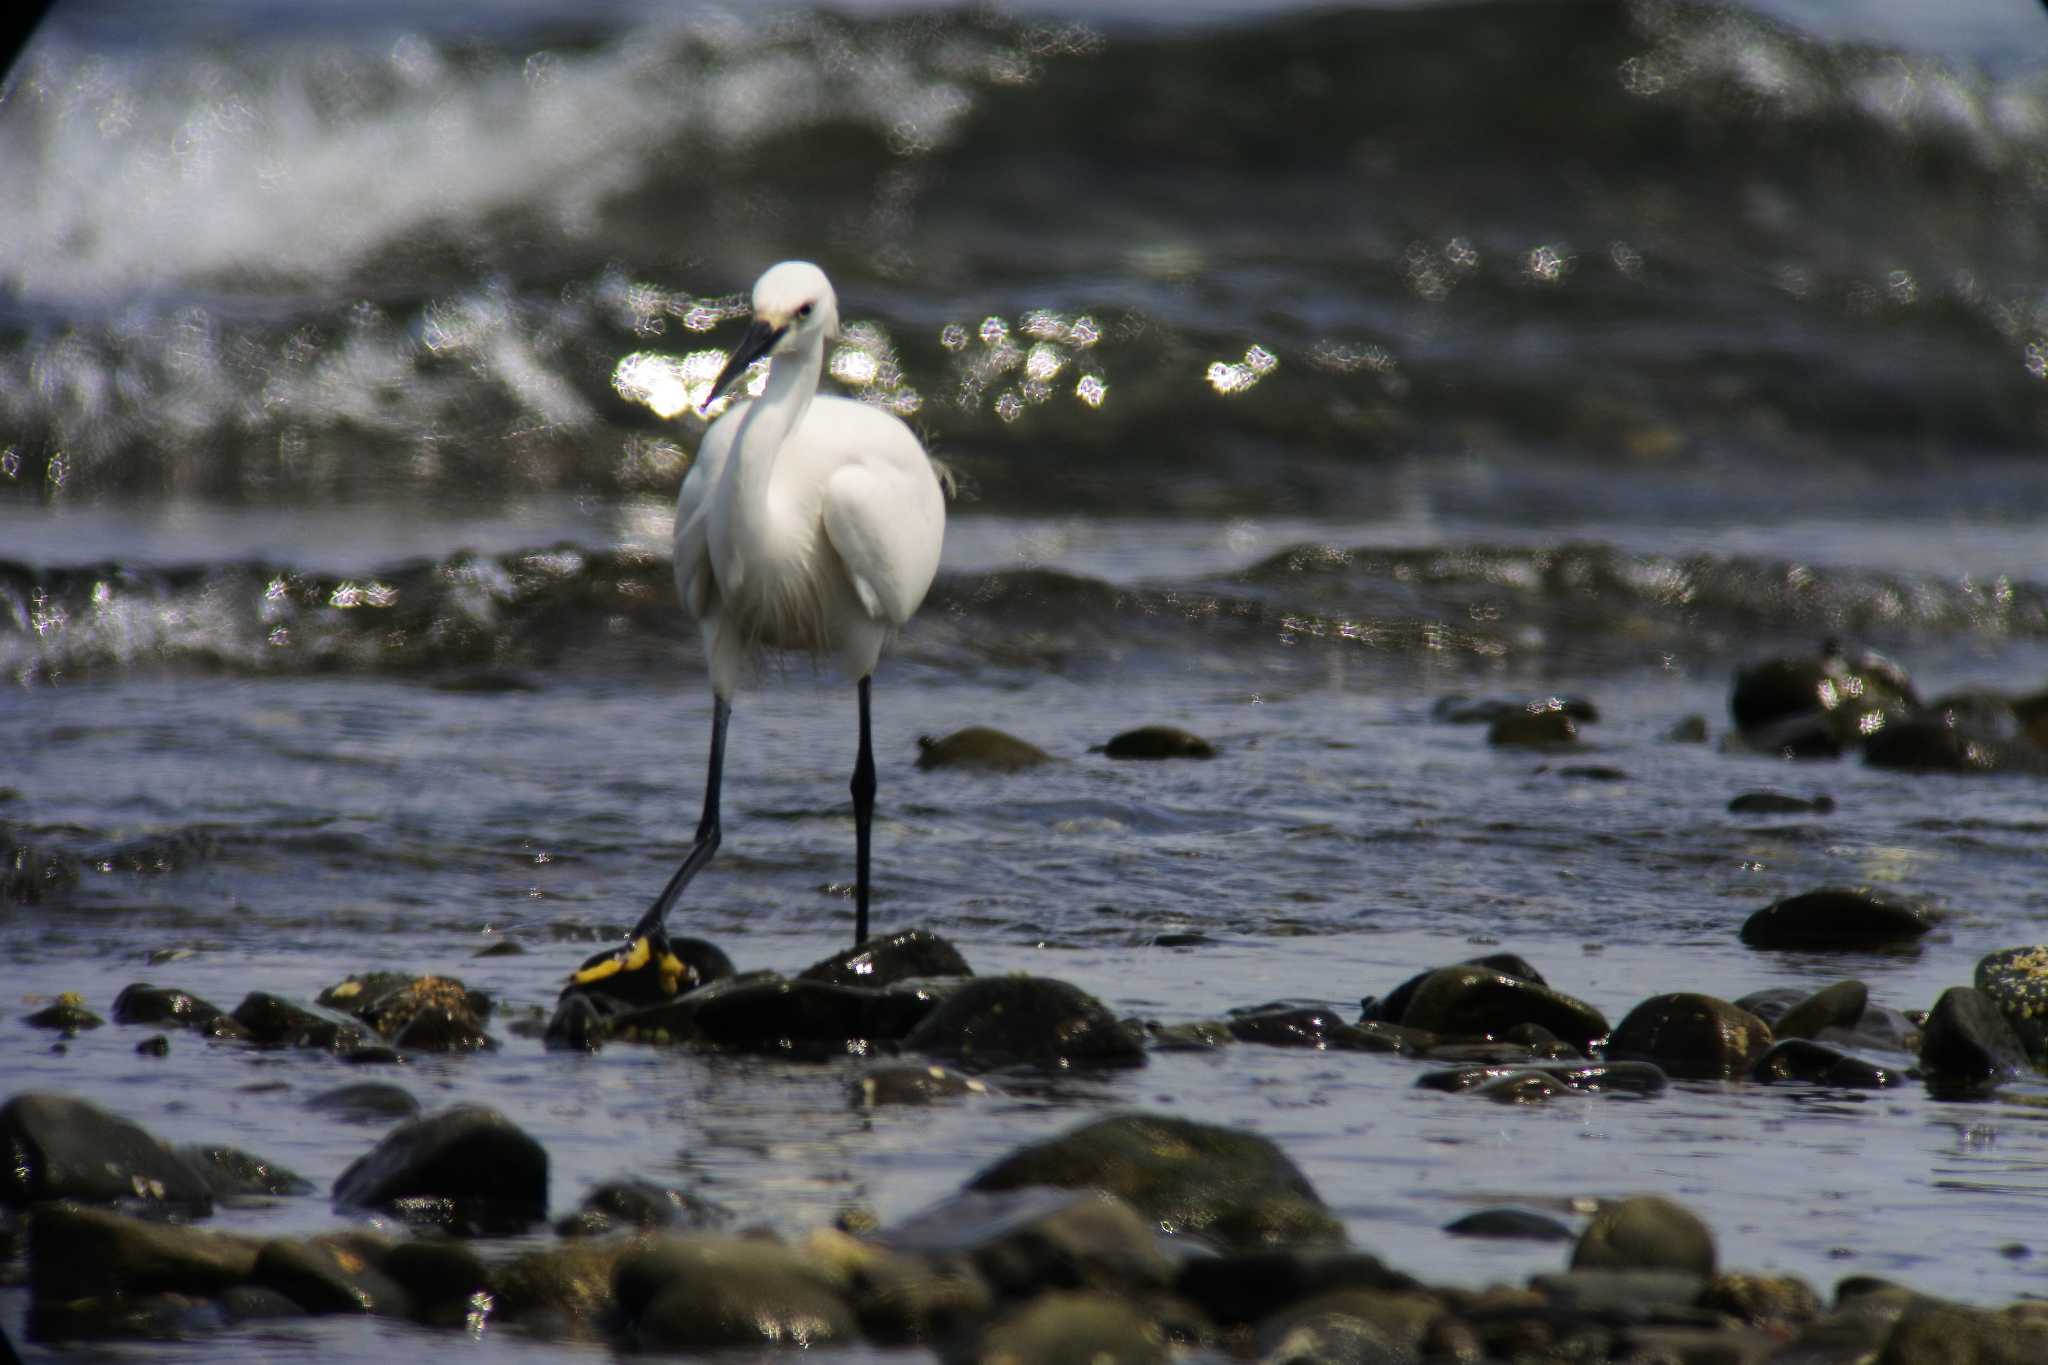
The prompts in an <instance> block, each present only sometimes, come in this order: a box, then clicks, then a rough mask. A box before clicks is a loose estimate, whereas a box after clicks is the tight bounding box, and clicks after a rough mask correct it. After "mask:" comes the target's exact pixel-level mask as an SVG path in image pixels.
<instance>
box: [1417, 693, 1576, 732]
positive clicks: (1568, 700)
mask: <svg viewBox="0 0 2048 1365" xmlns="http://www.w3.org/2000/svg"><path fill="white" fill-rule="evenodd" d="M1539 711H1554V712H1557V713H1559V714H1561V715H1566V716H1570V717H1571V718H1572V719H1573V720H1575V721H1578V722H1579V723H1580V724H1582V725H1591V724H1593V723H1594V722H1595V721H1598V720H1599V719H1600V708H1599V707H1597V706H1595V705H1594V704H1593V703H1592V702H1590V701H1588V700H1587V699H1586V698H1584V697H1527V698H1520V699H1515V698H1507V697H1488V698H1484V699H1478V700H1475V699H1474V698H1471V697H1461V696H1455V695H1453V696H1448V697H1438V698H1437V699H1436V704H1435V705H1433V706H1432V707H1430V710H1429V714H1430V718H1431V719H1432V720H1440V721H1445V722H1448V723H1449V724H1452V725H1492V724H1493V723H1494V722H1496V721H1500V720H1505V719H1511V718H1513V717H1515V716H1522V715H1529V714H1532V713H1535V712H1539Z"/></svg>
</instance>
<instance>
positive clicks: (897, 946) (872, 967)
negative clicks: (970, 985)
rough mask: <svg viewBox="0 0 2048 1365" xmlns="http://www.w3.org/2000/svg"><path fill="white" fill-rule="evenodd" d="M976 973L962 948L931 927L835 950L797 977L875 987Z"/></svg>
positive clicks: (839, 984) (838, 983) (909, 930)
mask: <svg viewBox="0 0 2048 1365" xmlns="http://www.w3.org/2000/svg"><path fill="white" fill-rule="evenodd" d="M973 975H974V969H973V968H972V967H969V966H968V965H967V959H966V958H964V957H962V956H960V950H959V949H957V948H955V947H954V946H953V945H952V944H951V943H949V942H947V941H946V940H945V939H944V938H942V937H940V936H939V935H937V934H935V933H933V932H932V931H931V930H929V929H906V930H904V931H903V932H902V933H900V934H891V935H889V936H888V937H887V938H875V939H869V940H868V942H867V943H866V944H865V945H863V946H861V947H857V948H848V949H845V950H844V951H842V952H838V953H834V954H833V955H832V956H831V957H828V958H826V959H825V960H824V961H823V962H819V963H816V964H815V965H813V966H810V967H806V968H805V969H804V970H803V971H802V972H801V973H799V974H798V976H797V980H799V981H824V982H827V983H829V984H831V985H834V986H867V987H870V988H873V987H877V986H892V985H895V984H896V983H897V982H899V981H909V980H911V979H913V978H916V977H926V976H973Z"/></svg>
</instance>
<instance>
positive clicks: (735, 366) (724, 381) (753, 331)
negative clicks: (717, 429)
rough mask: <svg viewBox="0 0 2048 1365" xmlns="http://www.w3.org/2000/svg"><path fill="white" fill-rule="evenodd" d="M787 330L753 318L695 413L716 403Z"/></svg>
mask: <svg viewBox="0 0 2048 1365" xmlns="http://www.w3.org/2000/svg"><path fill="white" fill-rule="evenodd" d="M788 330H789V328H788V327H787V326H782V327H775V326H771V325H770V324H769V323H768V322H767V321H765V320H764V319H761V318H755V319H754V321H753V325H751V326H750V327H748V328H747V334H746V335H745V336H743V337H741V338H740V348H739V349H738V350H737V351H734V352H733V353H732V359H730V360H728V361H726V362H725V368H724V369H722V370H720V371H719V372H718V378H717V379H715V380H713V381H712V383H711V392H710V393H708V394H706V395H704V401H703V402H702V403H699V404H698V405H697V411H699V412H702V411H704V409H706V408H708V407H710V406H711V405H712V404H713V403H716V402H717V401H718V396H719V395H720V394H722V393H724V392H725V391H726V390H727V389H728V388H730V387H732V381H733V380H735V379H738V378H739V377H740V376H741V375H743V374H745V373H746V372H747V366H749V365H751V364H753V363H754V362H755V361H757V360H759V359H760V358H761V357H762V356H764V355H766V354H768V350H769V348H770V347H772V346H773V345H774V344H775V343H776V342H778V341H780V340H782V334H783V333H784V332H787V331H788Z"/></svg>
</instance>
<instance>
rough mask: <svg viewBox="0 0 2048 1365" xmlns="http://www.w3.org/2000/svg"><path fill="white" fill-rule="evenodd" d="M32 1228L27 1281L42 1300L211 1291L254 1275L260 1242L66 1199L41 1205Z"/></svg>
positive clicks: (207, 1295) (207, 1294)
mask: <svg viewBox="0 0 2048 1365" xmlns="http://www.w3.org/2000/svg"><path fill="white" fill-rule="evenodd" d="M28 1229H29V1230H28V1278H29V1288H30V1291H31V1293H33V1295H34V1296H35V1298H36V1299H38V1300H39V1301H43V1302H61V1301H65V1300H70V1299H83V1298H91V1297H98V1296H102V1295H116V1294H119V1295H137V1294H160V1293H172V1294H189V1295H194V1296H197V1297H201V1298H211V1297H213V1296H215V1295H218V1294H221V1293H223V1292H225V1291H226V1290H228V1289H230V1288H232V1287H233V1286H235V1285H237V1284H240V1283H241V1282H242V1281H244V1280H246V1279H247V1278H248V1277H249V1272H250V1270H251V1268H252V1267H254V1266H255V1264H256V1250H257V1247H258V1245H259V1244H258V1243H257V1241H256V1240H255V1239H253V1238H248V1237H239V1236H234V1235H231V1234H228V1233H219V1232H203V1231H201V1230H199V1229H197V1228H193V1227H187V1226H185V1225H184V1224H182V1223H166V1222H162V1221H160V1220H154V1219H151V1220H145V1219H141V1218H132V1217H129V1216H127V1215H125V1214H119V1213H113V1212H110V1211H108V1210H106V1209H90V1208H80V1207H78V1206H77V1205H75V1204H65V1203H53V1204H45V1205H43V1206H42V1207H40V1208H38V1209H37V1210H36V1212H35V1215H34V1216H33V1217H32V1218H30V1219H29V1225H28Z"/></svg>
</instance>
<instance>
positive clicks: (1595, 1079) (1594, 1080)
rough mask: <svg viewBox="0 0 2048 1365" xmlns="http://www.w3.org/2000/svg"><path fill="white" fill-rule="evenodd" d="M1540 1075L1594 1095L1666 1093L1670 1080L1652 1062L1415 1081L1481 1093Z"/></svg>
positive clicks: (1460, 1071) (1466, 1071) (1559, 1065)
mask: <svg viewBox="0 0 2048 1365" xmlns="http://www.w3.org/2000/svg"><path fill="white" fill-rule="evenodd" d="M1532 1073H1534V1074H1540V1075H1543V1076H1547V1077H1549V1078H1550V1079H1551V1080H1553V1081H1556V1082H1557V1083H1559V1084H1560V1085H1563V1086H1566V1087H1568V1088H1569V1089H1572V1090H1583V1091H1587V1092H1592V1093H1599V1092H1603V1091H1612V1092H1613V1093H1615V1094H1619V1095H1654V1094H1656V1093H1657V1092H1658V1091H1660V1090H1662V1089H1664V1087H1665V1085H1666V1084H1667V1078H1666V1076H1665V1075H1664V1072H1663V1070H1662V1069H1661V1068H1660V1067H1657V1066H1656V1065H1654V1064H1652V1063H1650V1062H1629V1061H1612V1062H1555V1063H1532V1064H1516V1065H1513V1066H1461V1067H1454V1068H1452V1069H1451V1070H1448V1071H1425V1072H1423V1073H1422V1075H1420V1076H1418V1077H1416V1080H1415V1085H1416V1088H1417V1089H1420V1090H1445V1091H1450V1092H1452V1093H1456V1092H1458V1091H1464V1090H1482V1089H1484V1088H1485V1087H1487V1086H1489V1085H1494V1084H1497V1083H1498V1082H1500V1081H1503V1080H1511V1079H1513V1078H1515V1077H1518V1076H1525V1075H1529V1074H1532Z"/></svg>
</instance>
